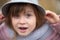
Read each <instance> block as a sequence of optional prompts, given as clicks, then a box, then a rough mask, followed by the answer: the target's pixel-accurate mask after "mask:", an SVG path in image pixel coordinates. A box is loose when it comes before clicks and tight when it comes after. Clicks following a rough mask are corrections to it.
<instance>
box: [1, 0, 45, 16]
mask: <svg viewBox="0 0 60 40" xmlns="http://www.w3.org/2000/svg"><path fill="white" fill-rule="evenodd" d="M14 3H29V4H32V5H35V6H36V7H37V9H38V10H40V11H42V13H45V10H44V8H43V7H42V6H41V5H39V4H38V0H10V1H9V2H7V3H5V4H4V5H3V6H2V13H3V15H4V16H6V15H7V14H8V13H7V12H8V9H9V6H11V4H14Z"/></svg>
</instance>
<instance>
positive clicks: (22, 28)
mask: <svg viewBox="0 0 60 40" xmlns="http://www.w3.org/2000/svg"><path fill="white" fill-rule="evenodd" d="M19 29H21V30H26V29H28V28H27V27H19Z"/></svg>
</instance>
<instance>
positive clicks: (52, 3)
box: [0, 0, 60, 14]
mask: <svg viewBox="0 0 60 40" xmlns="http://www.w3.org/2000/svg"><path fill="white" fill-rule="evenodd" d="M7 1H9V0H0V8H1V6H2V5H3V4H4V3H5V2H7ZM38 2H39V4H41V5H42V6H43V7H44V8H45V9H46V10H51V11H54V12H56V13H57V14H60V0H38Z"/></svg>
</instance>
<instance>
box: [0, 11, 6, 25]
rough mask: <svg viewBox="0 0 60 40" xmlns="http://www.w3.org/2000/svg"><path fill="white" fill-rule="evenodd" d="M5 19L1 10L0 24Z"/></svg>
mask: <svg viewBox="0 0 60 40" xmlns="http://www.w3.org/2000/svg"><path fill="white" fill-rule="evenodd" d="M4 20H5V17H4V16H3V14H2V12H1V11H0V24H1V23H2V22H3V21H4Z"/></svg>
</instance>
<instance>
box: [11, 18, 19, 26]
mask: <svg viewBox="0 0 60 40" xmlns="http://www.w3.org/2000/svg"><path fill="white" fill-rule="evenodd" d="M17 22H18V21H17V20H16V19H13V18H12V25H13V27H14V26H15V25H16V23H17Z"/></svg>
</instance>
